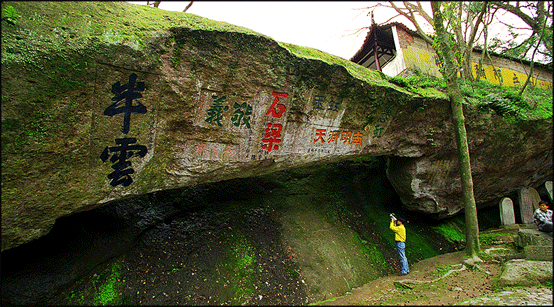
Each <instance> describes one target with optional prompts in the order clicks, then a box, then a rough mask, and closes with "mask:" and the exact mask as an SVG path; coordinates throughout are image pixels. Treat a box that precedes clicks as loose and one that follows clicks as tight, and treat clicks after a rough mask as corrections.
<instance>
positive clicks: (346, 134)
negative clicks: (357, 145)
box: [340, 131, 352, 144]
mask: <svg viewBox="0 0 554 307" xmlns="http://www.w3.org/2000/svg"><path fill="white" fill-rule="evenodd" d="M351 135H352V131H343V132H342V134H341V136H340V140H341V142H343V143H344V144H352V143H351V142H350V136H351Z"/></svg>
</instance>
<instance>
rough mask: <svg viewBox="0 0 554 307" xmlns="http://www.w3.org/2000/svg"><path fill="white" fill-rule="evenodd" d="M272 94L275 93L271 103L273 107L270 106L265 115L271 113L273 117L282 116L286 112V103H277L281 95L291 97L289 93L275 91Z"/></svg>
mask: <svg viewBox="0 0 554 307" xmlns="http://www.w3.org/2000/svg"><path fill="white" fill-rule="evenodd" d="M271 95H273V97H275V99H273V103H272V104H271V107H269V110H268V111H267V113H265V116H268V115H269V114H271V116H273V117H276V118H281V116H283V114H284V113H285V108H286V107H285V105H284V104H277V102H279V97H283V98H287V97H289V94H287V93H277V92H273V93H271Z"/></svg>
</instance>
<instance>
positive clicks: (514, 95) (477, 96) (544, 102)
mask: <svg viewBox="0 0 554 307" xmlns="http://www.w3.org/2000/svg"><path fill="white" fill-rule="evenodd" d="M413 72H414V75H413V76H409V77H406V78H403V77H399V76H397V77H389V78H388V81H389V82H391V83H394V84H396V85H398V86H401V87H403V88H407V89H409V90H411V91H415V92H419V91H418V88H425V87H433V88H436V89H439V90H443V91H446V82H445V81H444V80H443V79H442V78H437V77H434V76H428V75H425V74H423V73H421V72H419V71H418V70H414V71H413ZM458 81H459V84H460V90H461V92H462V94H463V95H464V97H465V99H466V102H467V103H468V104H469V105H472V106H475V107H477V108H478V109H480V110H481V111H484V112H486V111H489V110H490V111H493V112H495V113H496V114H498V115H500V116H503V117H506V118H508V119H515V120H528V119H537V118H545V119H546V118H551V117H552V91H551V90H545V89H540V88H532V89H528V90H527V91H526V92H525V93H524V94H523V95H520V94H519V89H518V88H514V87H509V86H502V85H499V84H494V83H489V82H487V81H478V82H470V81H465V80H463V79H461V78H459V79H458Z"/></svg>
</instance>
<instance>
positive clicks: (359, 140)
mask: <svg viewBox="0 0 554 307" xmlns="http://www.w3.org/2000/svg"><path fill="white" fill-rule="evenodd" d="M362 137H363V134H362V133H361V132H360V131H358V132H356V133H354V136H353V137H352V144H354V145H356V146H362Z"/></svg>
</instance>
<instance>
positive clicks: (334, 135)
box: [327, 130, 339, 145]
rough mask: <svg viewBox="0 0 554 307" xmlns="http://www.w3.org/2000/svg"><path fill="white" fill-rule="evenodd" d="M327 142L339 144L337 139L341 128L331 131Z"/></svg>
mask: <svg viewBox="0 0 554 307" xmlns="http://www.w3.org/2000/svg"><path fill="white" fill-rule="evenodd" d="M330 134H331V135H330V136H329V139H328V140H327V143H329V144H330V143H335V145H337V140H338V139H339V130H335V131H331V132H330Z"/></svg>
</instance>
